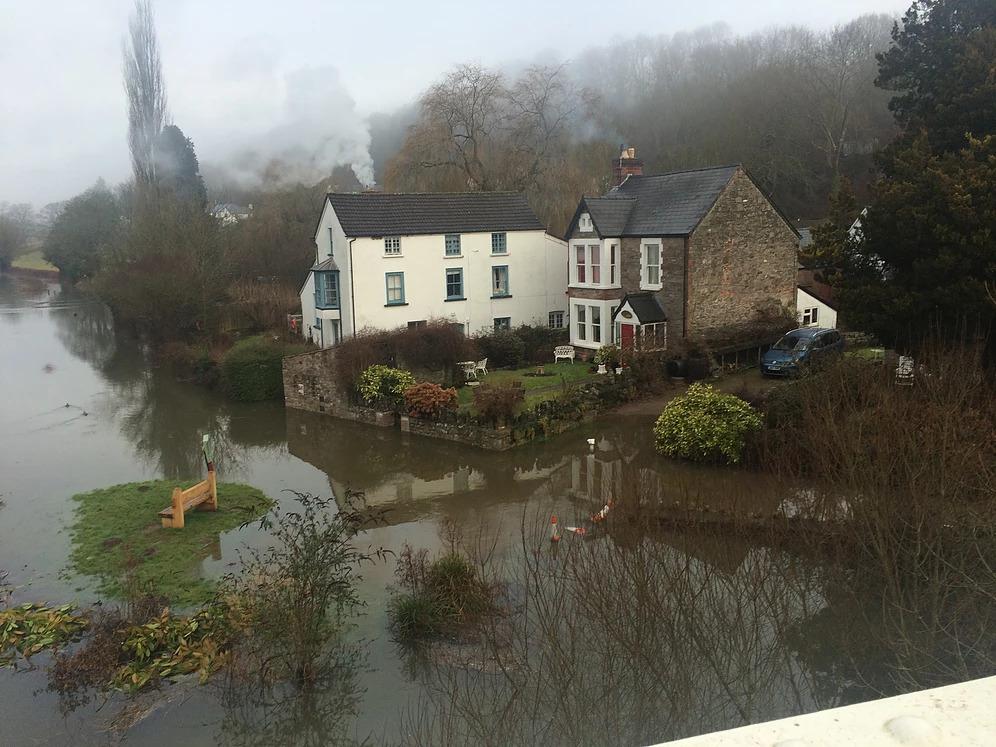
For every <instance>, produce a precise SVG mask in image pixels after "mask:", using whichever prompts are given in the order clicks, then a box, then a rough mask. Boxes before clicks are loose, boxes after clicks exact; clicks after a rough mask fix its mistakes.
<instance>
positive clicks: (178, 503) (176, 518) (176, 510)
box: [173, 488, 183, 529]
mask: <svg viewBox="0 0 996 747" xmlns="http://www.w3.org/2000/svg"><path fill="white" fill-rule="evenodd" d="M173 528H175V529H183V491H182V490H180V488H173Z"/></svg>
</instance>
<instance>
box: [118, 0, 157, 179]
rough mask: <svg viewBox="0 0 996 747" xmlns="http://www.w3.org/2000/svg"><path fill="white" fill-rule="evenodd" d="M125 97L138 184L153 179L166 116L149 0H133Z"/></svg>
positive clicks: (129, 136) (152, 15) (130, 147)
mask: <svg viewBox="0 0 996 747" xmlns="http://www.w3.org/2000/svg"><path fill="white" fill-rule="evenodd" d="M124 84H125V93H126V94H127V97H128V148H129V150H130V151H131V163H132V170H133V172H134V175H135V182H136V184H138V185H148V184H152V183H153V182H154V181H155V162H154V159H153V150H154V143H155V140H156V138H157V137H158V136H159V133H160V132H162V129H163V127H164V126H165V125H166V123H167V120H168V114H167V106H166V81H165V79H164V78H163V70H162V61H161V60H160V58H159V41H158V39H157V37H156V24H155V16H154V14H153V11H152V0H135V12H134V14H133V15H132V17H131V19H130V21H129V22H128V40H127V41H126V42H125V45H124Z"/></svg>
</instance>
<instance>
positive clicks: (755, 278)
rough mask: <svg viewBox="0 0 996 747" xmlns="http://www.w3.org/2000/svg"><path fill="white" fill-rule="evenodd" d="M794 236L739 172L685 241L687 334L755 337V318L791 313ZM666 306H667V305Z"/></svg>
mask: <svg viewBox="0 0 996 747" xmlns="http://www.w3.org/2000/svg"><path fill="white" fill-rule="evenodd" d="M797 246H798V238H797V237H796V235H795V233H794V232H793V231H792V229H791V228H789V226H788V225H787V224H786V223H785V221H784V219H783V218H782V217H781V216H780V215H779V214H778V213H777V211H776V210H775V209H774V207H773V206H772V205H771V203H770V202H769V201H768V199H767V198H766V197H765V196H764V194H762V193H761V191H760V190H759V189H758V188H757V186H755V184H754V183H753V182H752V181H751V180H750V178H749V177H748V176H747V174H746V173H744V171H743V170H742V169H738V170H737V172H736V174H735V175H734V176H733V179H732V180H731V181H730V184H729V185H728V186H727V188H726V190H725V191H724V192H723V193H722V194H721V195H720V197H719V199H718V200H717V201H716V204H715V205H714V206H713V207H712V210H710V211H709V213H708V214H707V215H706V217H705V218H704V219H703V220H702V222H701V223H700V224H699V226H698V228H696V230H695V232H694V233H693V234H692V236H691V238H690V240H689V249H688V259H689V270H688V274H689V282H688V285H689V288H688V334H689V336H691V337H703V338H706V339H709V338H710V337H719V336H728V335H729V334H731V333H734V334H735V333H736V331H737V330H738V329H739V330H742V333H743V335H744V336H745V337H746V336H752V335H753V336H756V334H755V332H754V330H753V329H752V327H756V324H757V320H758V315H759V314H763V313H764V312H767V313H768V314H773V313H776V312H777V309H778V307H779V306H780V307H782V308H783V309H787V310H788V311H789V312H791V314H792V315H793V316H794V315H795V297H796V292H795V289H796V268H797V266H798V257H797ZM665 308H666V307H665Z"/></svg>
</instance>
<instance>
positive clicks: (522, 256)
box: [336, 231, 567, 334]
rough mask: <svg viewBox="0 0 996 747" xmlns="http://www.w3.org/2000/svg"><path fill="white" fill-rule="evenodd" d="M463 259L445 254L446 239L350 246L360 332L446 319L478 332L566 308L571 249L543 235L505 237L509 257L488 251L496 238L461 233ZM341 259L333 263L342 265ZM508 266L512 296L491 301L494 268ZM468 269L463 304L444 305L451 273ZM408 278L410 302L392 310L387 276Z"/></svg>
mask: <svg viewBox="0 0 996 747" xmlns="http://www.w3.org/2000/svg"><path fill="white" fill-rule="evenodd" d="M460 241H461V256H459V257H447V256H445V237H444V236H443V235H442V234H433V235H427V236H402V237H401V254H400V255H399V256H385V254H384V241H383V239H382V238H377V239H373V238H358V239H354V242H353V261H354V263H355V273H354V274H353V283H354V289H355V293H356V306H355V311H356V321H355V324H356V329H358V330H359V329H363V328H364V327H373V328H381V329H393V328H396V327H402V326H404V325H406V324H407V323H408V322H410V321H419V320H427V321H428V320H431V319H449V320H451V321H453V322H455V323H460V324H463V325H464V328H465V330H466V331H467V332H468V333H470V334H473V333H474V332H477V331H478V330H480V329H482V328H492V327H493V326H494V319H495V318H498V317H509V318H510V319H511V324H512V325H513V326H515V325H518V324H527V323H528V324H542V325H546V324H547V322H548V312H550V311H566V301H565V298H564V291H565V289H566V287H567V262H566V259H567V249H566V244H565V243H564V242H563V241H561V240H560V239H557V238H555V237H553V236H549V235H548V234H547V233H545V232H544V231H515V232H512V231H510V232H507V233H506V244H507V248H508V253H507V254H504V255H492V254H491V233H490V232H487V233H465V234H461V237H460ZM338 256H339V255H338V254H337V255H336V261H338ZM496 265H505V266H507V267H508V278H509V292H510V295H509V296H508V297H504V298H492V292H491V268H492V267H494V266H496ZM450 267H459V268H462V269H463V284H464V296H465V300H461V301H447V300H446V269H447V268H450ZM389 272H402V273H404V284H405V305H399V306H388V305H387V295H386V280H385V275H386V273H389Z"/></svg>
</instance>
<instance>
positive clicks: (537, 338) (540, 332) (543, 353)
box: [515, 324, 570, 364]
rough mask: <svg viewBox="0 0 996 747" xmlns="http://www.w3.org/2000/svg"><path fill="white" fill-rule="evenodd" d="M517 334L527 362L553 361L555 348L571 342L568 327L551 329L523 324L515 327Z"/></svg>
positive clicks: (524, 359)
mask: <svg viewBox="0 0 996 747" xmlns="http://www.w3.org/2000/svg"><path fill="white" fill-rule="evenodd" d="M515 334H516V336H517V337H518V338H519V339H520V340H522V345H523V354H522V357H523V361H524V362H526V363H534V364H541V363H552V362H553V349H554V348H555V347H557V346H558V345H567V344H568V343H569V342H570V334H569V332H568V330H567V329H566V328H564V329H550V328H549V327H539V326H535V327H534V326H532V325H529V324H523V325H520V326H518V327H516V328H515Z"/></svg>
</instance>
